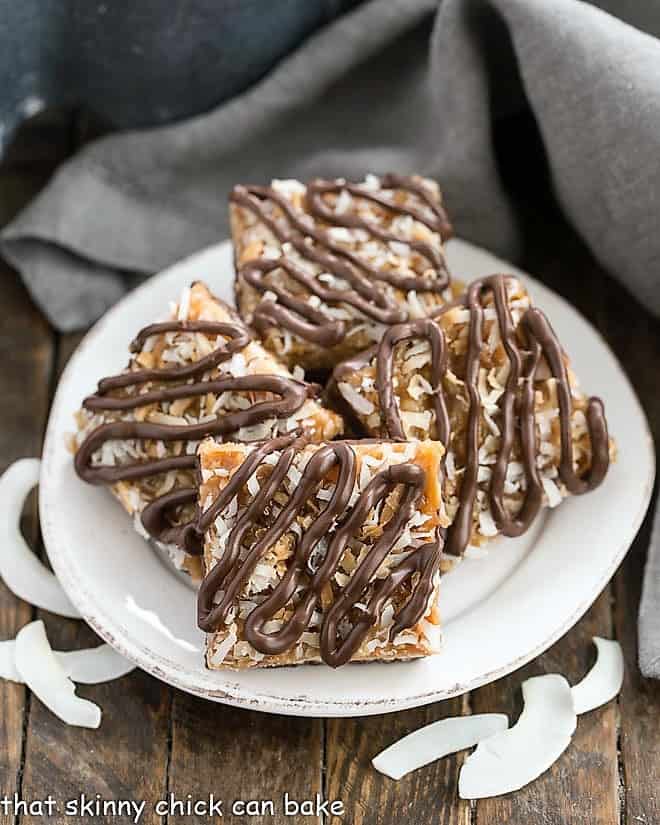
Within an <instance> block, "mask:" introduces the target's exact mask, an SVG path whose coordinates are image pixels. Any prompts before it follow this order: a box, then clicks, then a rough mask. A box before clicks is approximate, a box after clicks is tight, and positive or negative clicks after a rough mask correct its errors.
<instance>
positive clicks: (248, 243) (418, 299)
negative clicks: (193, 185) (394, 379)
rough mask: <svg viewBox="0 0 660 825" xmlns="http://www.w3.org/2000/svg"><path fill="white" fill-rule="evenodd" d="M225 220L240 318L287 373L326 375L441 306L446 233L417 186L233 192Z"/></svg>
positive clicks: (295, 185) (289, 186) (286, 185)
mask: <svg viewBox="0 0 660 825" xmlns="http://www.w3.org/2000/svg"><path fill="white" fill-rule="evenodd" d="M230 219H231V231H232V238H233V242H234V256H235V262H236V273H237V274H236V298H237V305H238V308H239V311H240V313H241V315H242V317H243V318H244V320H245V321H246V322H247V323H249V324H250V325H252V326H253V327H254V328H255V329H256V330H257V331H258V332H259V334H260V336H261V338H262V340H263V343H264V345H265V346H266V348H267V349H269V350H270V351H271V352H273V353H275V355H276V356H277V357H278V358H280V359H281V360H283V361H284V362H285V363H286V364H287V365H288V366H290V367H293V366H294V365H296V364H299V365H301V366H302V367H304V368H305V369H331V368H332V367H333V366H334V365H335V364H336V363H337V362H338V361H339V360H341V359H343V358H346V357H348V356H350V355H352V354H354V353H357V352H359V351H361V350H362V349H364V348H365V347H367V346H369V345H371V344H372V343H373V342H374V341H378V340H379V339H380V338H381V336H382V334H383V331H384V330H385V329H386V327H387V326H389V325H391V324H396V323H401V322H403V321H406V320H408V319H409V318H417V317H421V316H424V315H427V314H428V313H429V311H430V310H431V309H432V308H433V307H436V306H438V305H440V304H442V303H443V302H444V301H445V300H446V299H447V298H448V297H451V289H450V287H449V285H450V279H449V273H448V271H447V266H446V263H445V255H444V250H443V240H445V239H446V238H448V237H449V235H450V234H451V227H450V224H449V221H448V218H447V215H446V213H445V211H444V209H443V206H442V199H441V195H440V190H439V188H438V186H437V184H436V183H435V182H434V181H431V180H428V179H427V178H421V177H418V176H409V177H407V176H403V175H385V176H383V177H382V178H378V177H376V176H375V175H368V176H367V178H366V179H365V180H364V181H363V182H361V183H349V182H347V181H345V180H343V179H338V180H313V181H310V182H309V183H307V184H306V185H305V184H302V183H300V182H298V181H295V180H279V181H278V180H275V181H273V182H272V184H271V185H270V186H236V187H234V189H233V191H232V193H231V196H230Z"/></svg>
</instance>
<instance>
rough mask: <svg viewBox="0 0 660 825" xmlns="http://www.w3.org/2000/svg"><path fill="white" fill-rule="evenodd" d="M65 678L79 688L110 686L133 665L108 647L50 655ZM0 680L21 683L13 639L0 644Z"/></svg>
mask: <svg viewBox="0 0 660 825" xmlns="http://www.w3.org/2000/svg"><path fill="white" fill-rule="evenodd" d="M53 652H54V653H55V658H56V659H57V661H58V662H59V663H60V665H62V667H63V669H64V672H65V673H66V675H67V676H68V677H69V678H70V679H72V680H73V681H74V682H80V684H83V685H98V684H100V683H101V682H111V681H112V680H113V679H119V678H120V677H121V676H125V675H126V674H127V673H130V671H131V670H135V665H134V664H133V663H132V662H129V661H128V659H124V657H123V656H121V655H120V654H119V653H117V651H116V650H114V649H113V648H111V647H110V645H106V644H102V645H99V646H98V647H86V648H83V649H82V650H65V651H53ZM0 678H1V679H9V680H11V681H12V682H19V683H21V684H22V683H23V679H22V677H21V674H20V673H19V672H18V670H17V669H16V639H8V640H7V641H6V642H0Z"/></svg>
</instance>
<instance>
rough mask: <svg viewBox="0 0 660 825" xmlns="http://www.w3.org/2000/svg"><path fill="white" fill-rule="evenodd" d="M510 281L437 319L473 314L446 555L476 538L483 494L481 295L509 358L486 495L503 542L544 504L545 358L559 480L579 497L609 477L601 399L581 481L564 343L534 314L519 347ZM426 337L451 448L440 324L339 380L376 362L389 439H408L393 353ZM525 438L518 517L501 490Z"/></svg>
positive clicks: (592, 409)
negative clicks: (461, 311)
mask: <svg viewBox="0 0 660 825" xmlns="http://www.w3.org/2000/svg"><path fill="white" fill-rule="evenodd" d="M506 280H507V279H506V276H503V275H493V276H490V277H488V278H483V279H481V280H478V281H475V282H474V283H472V284H471V286H470V287H469V289H468V291H467V294H466V296H465V297H464V298H462V299H460V300H458V301H456V302H453V303H452V304H450V305H447V306H444V307H442V308H441V309H440V310H439V311H438V312H437V313H436V316H435V317H436V318H438V317H441V316H442V315H443V314H444V313H446V312H447V311H449V309H451V308H453V307H454V306H456V305H466V306H467V308H468V309H469V311H470V321H469V331H468V351H467V355H466V367H465V387H466V391H467V394H468V402H469V412H468V419H467V427H466V435H465V445H464V451H465V460H464V463H463V475H462V478H461V483H460V491H459V508H458V512H457V513H456V515H455V517H454V521H453V523H452V525H451V527H449V529H448V531H447V543H446V547H445V551H446V552H447V553H448V554H451V555H461V554H462V553H463V551H464V550H465V548H466V547H467V545H468V543H469V541H470V536H471V533H472V520H473V511H474V505H475V500H476V495H477V489H478V470H479V436H480V425H481V400H480V397H479V369H480V365H481V360H480V359H481V353H482V350H483V322H484V308H483V304H482V300H483V296H484V294H485V293H486V292H487V291H492V293H493V298H494V304H495V311H496V314H497V323H498V325H499V331H500V336H501V338H502V344H503V346H504V349H505V352H506V355H507V357H508V360H509V366H510V369H509V375H508V378H507V383H506V387H505V389H504V393H503V394H502V396H501V407H500V409H501V422H500V431H501V437H500V444H499V449H498V452H497V456H496V461H495V464H494V465H493V466H492V472H491V479H490V484H489V490H488V497H489V504H490V509H491V514H492V517H493V520H494V522H495V525H496V527H497V529H498V530H499V532H501V533H502V534H504V535H506V536H519V535H521V534H522V533H524V532H525V531H526V530H527V529H528V528H529V526H530V525H531V523H532V521H533V520H534V518H535V517H536V515H537V513H538V511H539V510H540V508H541V506H542V503H543V484H542V481H541V476H540V473H539V470H538V468H537V466H536V454H537V445H536V427H535V414H534V392H535V386H534V384H535V381H536V380H537V374H538V371H539V367H540V365H541V363H542V358H545V361H546V362H547V364H548V366H549V369H550V372H551V374H552V376H553V378H554V379H555V381H556V389H557V399H558V406H559V425H560V437H561V458H560V464H559V478H560V479H561V481H562V482H563V483H564V485H565V486H566V488H567V490H568V491H569V492H570V493H573V494H575V495H580V494H582V493H585V492H587V491H589V490H592V489H594V488H595V487H597V486H598V485H599V484H600V483H601V482H602V480H603V478H604V477H605V474H606V473H607V469H608V466H609V438H608V432H607V422H606V420H605V413H604V408H603V403H602V401H601V400H600V399H599V398H590V399H589V400H588V402H587V410H586V419H587V426H588V430H589V438H590V442H591V467H590V469H589V471H588V473H587V475H586V476H584V477H579V476H578V475H577V474H576V472H575V470H574V467H573V442H572V436H571V415H572V410H573V405H572V401H571V388H570V383H569V380H568V375H567V371H566V365H565V363H564V357H563V353H562V349H561V345H560V344H559V341H558V339H557V336H556V335H555V332H554V330H553V329H552V327H551V326H550V323H549V322H548V320H547V318H546V317H545V315H544V314H543V313H542V312H541V311H540V310H539V309H537V308H535V307H532V308H530V309H528V310H527V311H526V312H525V313H524V315H523V316H522V319H521V321H520V325H519V330H520V331H521V332H522V334H523V336H524V338H525V344H524V346H521V344H520V343H519V338H518V330H517V329H516V327H515V325H514V322H513V319H512V317H511V311H510V308H509V305H508V302H507V293H506ZM411 338H426V339H428V340H429V341H430V344H431V379H432V384H433V390H434V407H435V413H436V428H437V438H438V439H439V440H441V441H443V442H444V443H445V444H446V445H449V444H450V438H451V434H450V432H449V420H448V416H447V411H446V404H445V399H444V390H443V387H442V378H443V376H444V374H445V372H446V370H447V363H448V362H447V346H446V339H445V334H444V332H443V330H442V328H441V327H440V325H439V324H438V323H437V322H436V321H434V320H431V319H424V320H422V321H414V322H411V323H407V324H401V325H398V326H395V327H392V328H390V329H389V330H388V331H387V332H386V334H385V336H384V337H383V339H382V341H381V343H380V344H379V345H378V346H377V347H375V348H372V349H371V350H368V351H367V352H365V353H364V354H363V355H362V356H357V357H356V358H354V359H351V361H349V362H346V363H345V364H342V365H340V366H339V367H338V368H337V369H336V370H335V376H334V380H335V381H337V380H339V379H340V378H341V377H342V375H344V374H345V373H346V372H351V371H354V370H355V369H359V368H360V366H364V365H365V364H366V363H369V362H370V361H371V360H372V358H373V357H374V355H375V357H376V373H377V386H378V394H379V406H380V415H381V420H382V422H383V429H384V431H385V434H386V435H387V436H388V437H390V438H393V439H403V438H404V431H403V427H402V424H401V418H400V414H399V410H398V408H397V403H396V398H395V397H394V389H393V385H392V370H393V360H394V349H395V347H396V345H397V344H398V343H400V342H401V341H404V340H407V339H411ZM517 435H518V436H519V438H520V446H521V463H522V465H523V469H524V474H525V480H526V485H525V494H524V499H523V503H522V506H521V508H520V510H519V511H518V513H517V514H516V515H511V514H510V513H509V512H508V511H507V509H506V507H505V505H504V485H505V481H506V474H507V468H508V466H509V462H510V459H511V453H512V449H513V445H514V441H515V438H516V436H517Z"/></svg>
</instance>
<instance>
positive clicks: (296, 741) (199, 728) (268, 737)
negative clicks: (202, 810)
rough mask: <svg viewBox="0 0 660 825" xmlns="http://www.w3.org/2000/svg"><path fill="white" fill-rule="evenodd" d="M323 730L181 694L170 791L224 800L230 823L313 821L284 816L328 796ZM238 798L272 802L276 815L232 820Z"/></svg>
mask: <svg viewBox="0 0 660 825" xmlns="http://www.w3.org/2000/svg"><path fill="white" fill-rule="evenodd" d="M322 731H323V722H322V721H321V720H319V719H301V718H295V717H286V716H271V715H267V714H262V713H256V712H254V711H247V710H241V709H237V708H231V707H225V706H222V705H216V704H212V703H211V702H206V701H204V700H202V699H198V698H196V697H194V696H189V695H187V694H185V693H181V692H179V691H177V692H175V694H174V702H173V707H172V751H171V758H170V770H169V780H168V792H170V793H173V794H174V796H175V798H177V799H185V798H186V794H191V795H192V797H193V798H194V799H202V800H204V799H208V796H209V794H210V793H211V792H213V793H214V794H215V796H216V798H218V797H220V798H222V799H223V800H224V808H223V811H224V818H223V821H224V822H229V823H238V822H246V821H248V822H268V823H272V825H284V824H285V823H290V822H298V821H316V819H315V818H314V817H312V818H311V819H307V820H298V819H297V818H295V817H294V818H292V817H286V816H284V815H283V806H282V800H283V796H284V794H285V792H286V793H288V794H289V797H290V798H291V799H295V800H298V801H300V800H303V799H314V798H315V795H316V794H322V785H321V780H322ZM236 800H240V801H243V802H247V801H250V800H266V801H268V800H270V801H272V802H273V803H274V804H273V807H274V811H275V813H274V815H267V816H266V817H264V818H262V817H260V816H255V817H254V818H252V817H245V816H238V815H232V806H233V804H234V802H235V801H236ZM208 821H209V818H208V817H205V816H202V815H200V816H193V817H192V818H186V817H185V816H182V815H175V816H170V817H169V819H168V822H169V823H181V825H184V824H185V825H187V824H188V823H195V825H196V824H197V823H200V825H201V823H207V822H208Z"/></svg>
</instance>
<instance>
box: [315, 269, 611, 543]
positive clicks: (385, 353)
mask: <svg viewBox="0 0 660 825" xmlns="http://www.w3.org/2000/svg"><path fill="white" fill-rule="evenodd" d="M330 394H331V396H334V398H335V399H336V400H338V403H340V405H343V406H344V408H345V409H347V410H348V411H349V412H350V413H352V415H353V417H354V419H357V421H358V422H359V424H360V425H361V427H362V429H363V430H364V431H365V432H366V433H367V434H368V435H370V436H373V437H378V438H405V439H415V438H420V439H428V438H431V439H439V440H441V441H443V443H445V444H446V445H447V455H446V459H445V465H446V472H445V487H444V491H443V492H444V499H445V502H446V506H447V512H448V515H449V517H450V519H451V520H452V525H451V527H450V529H449V531H448V536H447V542H446V545H445V551H446V552H447V553H448V554H449V555H450V556H460V555H462V554H463V553H464V552H467V553H468V554H472V555H475V556H476V555H479V554H480V553H481V552H483V551H479V550H478V549H477V548H478V547H479V546H480V545H482V544H484V543H485V542H486V541H487V540H488V539H491V538H493V537H494V536H496V535H498V534H499V533H503V534H505V535H508V536H517V535H520V534H521V533H522V532H524V531H525V530H526V529H527V528H528V527H529V526H530V524H531V522H532V520H533V518H534V516H535V515H536V513H537V512H538V510H539V509H540V508H541V507H542V506H549V507H555V506H556V505H558V504H559V503H560V502H561V500H562V499H563V498H564V497H565V496H566V495H568V494H571V493H572V494H580V493H584V492H587V491H588V490H590V489H592V488H593V487H595V486H597V485H598V484H599V483H600V482H601V481H602V480H603V477H604V476H605V473H606V472H607V468H608V464H609V460H610V458H614V445H613V442H611V441H610V440H609V438H608V433H607V423H606V420H605V415H604V409H603V404H602V402H601V401H600V400H599V399H597V398H588V397H587V396H586V395H585V394H584V393H583V392H582V391H581V390H580V389H579V386H578V382H577V379H576V377H575V375H574V374H573V372H572V370H571V369H570V365H569V361H568V358H567V356H566V355H565V354H564V352H563V350H562V348H561V345H560V343H559V341H558V339H557V337H556V335H555V333H554V331H553V330H552V327H551V326H550V324H549V322H548V320H547V318H546V317H545V315H544V314H543V313H542V312H541V311H540V310H539V309H537V308H535V307H533V306H532V303H531V300H530V297H529V295H528V294H527V292H526V290H525V288H524V287H523V285H522V284H521V283H520V281H519V280H517V279H516V278H514V277H508V276H502V275H497V276H491V277H489V278H484V279H482V280H480V281H475V282H474V283H473V284H471V285H470V286H469V287H468V291H467V293H466V294H465V295H464V296H463V297H462V298H460V299H458V300H457V301H456V302H454V303H453V304H452V305H448V306H447V307H445V308H443V309H441V310H440V313H439V314H437V316H436V317H435V319H424V320H421V321H414V322H412V323H410V324H403V325H398V326H394V327H391V328H390V329H389V330H388V331H387V333H386V334H385V336H384V337H383V339H382V341H381V342H380V343H379V344H378V345H376V346H374V347H372V348H371V349H369V350H367V351H365V352H363V353H361V354H360V355H358V356H356V357H355V358H353V359H351V360H349V361H346V362H344V363H342V364H339V365H338V366H337V367H336V368H335V370H334V373H333V378H332V381H331V390H330Z"/></svg>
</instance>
